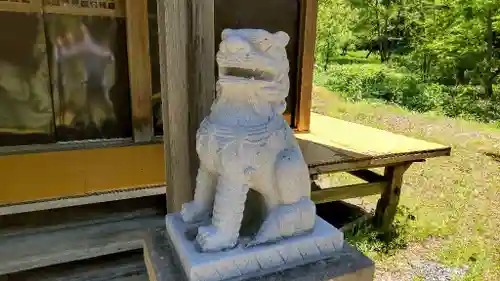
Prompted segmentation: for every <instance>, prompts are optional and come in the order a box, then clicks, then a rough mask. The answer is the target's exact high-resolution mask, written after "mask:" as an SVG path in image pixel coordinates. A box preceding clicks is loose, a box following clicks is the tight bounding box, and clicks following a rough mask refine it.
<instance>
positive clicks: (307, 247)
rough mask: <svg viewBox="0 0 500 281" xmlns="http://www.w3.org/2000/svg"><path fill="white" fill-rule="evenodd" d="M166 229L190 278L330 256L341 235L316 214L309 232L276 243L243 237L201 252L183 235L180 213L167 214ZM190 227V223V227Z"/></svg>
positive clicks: (211, 280) (252, 272)
mask: <svg viewBox="0 0 500 281" xmlns="http://www.w3.org/2000/svg"><path fill="white" fill-rule="evenodd" d="M165 220H166V226H167V233H168V236H169V238H170V241H172V244H173V245H174V248H175V250H176V253H177V255H178V256H179V260H180V262H181V265H182V268H183V269H184V271H185V273H186V276H187V277H188V280H189V281H222V280H227V279H230V278H240V279H247V278H249V277H254V276H260V275H263V274H266V273H271V272H275V271H280V270H283V269H286V268H291V267H295V266H300V265H303V264H305V263H310V262H315V261H318V260H321V259H325V258H328V257H331V256H333V255H334V254H335V252H336V251H337V250H340V249H342V245H343V241H344V236H343V233H342V232H340V231H339V230H337V229H336V228H335V227H333V226H332V225H330V224H329V223H327V222H326V221H324V220H323V219H321V218H320V217H317V218H316V224H315V226H314V229H313V231H312V232H311V233H307V234H304V235H299V236H296V237H291V238H287V239H284V240H281V241H279V242H278V243H273V244H265V245H258V246H254V247H249V248H245V247H244V244H245V241H244V239H242V240H241V241H240V242H241V243H239V245H238V246H237V247H236V248H234V249H231V250H226V251H221V252H212V253H202V252H199V251H198V250H197V249H196V247H195V246H196V245H195V243H193V241H192V238H193V237H191V239H190V237H188V236H189V235H186V233H188V231H189V230H190V225H187V224H185V223H184V222H183V221H182V219H181V217H180V214H179V213H176V214H171V215H167V216H166V219H165ZM191 228H192V227H191Z"/></svg>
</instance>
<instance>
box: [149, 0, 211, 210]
mask: <svg viewBox="0 0 500 281" xmlns="http://www.w3.org/2000/svg"><path fill="white" fill-rule="evenodd" d="M213 9H214V8H213V0H158V32H159V34H158V40H159V45H160V46H159V47H160V71H161V98H162V115H163V120H164V121H163V131H164V134H163V141H164V147H165V166H166V169H165V170H166V179H167V212H169V213H170V212H177V211H180V210H181V207H182V204H183V203H185V202H187V201H189V200H191V199H192V197H193V189H194V183H195V180H194V177H195V175H196V170H197V167H198V164H197V163H198V162H197V159H198V157H197V155H196V148H195V145H194V144H195V142H194V141H195V134H196V130H197V128H198V126H199V124H200V122H201V120H202V119H203V118H204V116H205V115H206V114H207V113H208V110H209V108H210V106H211V104H212V101H213V96H214V88H215V85H214V79H215V76H214V51H213V50H214V36H213V25H214V24H213V17H214V11H213Z"/></svg>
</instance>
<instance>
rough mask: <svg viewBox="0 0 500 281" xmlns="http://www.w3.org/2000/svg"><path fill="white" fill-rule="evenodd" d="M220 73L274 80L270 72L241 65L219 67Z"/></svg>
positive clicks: (252, 78) (253, 78)
mask: <svg viewBox="0 0 500 281" xmlns="http://www.w3.org/2000/svg"><path fill="white" fill-rule="evenodd" d="M221 72H222V75H224V76H231V77H238V78H244V79H250V80H259V81H268V82H271V81H273V80H274V75H273V74H272V73H270V72H267V71H264V70H258V69H253V70H252V69H248V68H241V67H225V68H222V69H221Z"/></svg>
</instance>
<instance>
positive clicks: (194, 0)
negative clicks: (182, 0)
mask: <svg viewBox="0 0 500 281" xmlns="http://www.w3.org/2000/svg"><path fill="white" fill-rule="evenodd" d="M189 4H190V8H191V14H190V15H191V17H190V21H191V24H190V26H191V30H189V32H190V33H189V34H190V38H189V44H188V45H189V47H190V49H189V53H188V56H189V66H188V68H189V70H188V74H189V122H190V123H189V146H190V147H191V150H194V148H195V147H196V131H197V130H198V128H199V126H200V123H201V122H202V121H203V119H204V118H205V117H206V116H207V115H208V114H209V113H210V109H211V106H212V103H213V101H214V99H215V42H214V41H215V39H214V38H215V34H214V0H189ZM189 157H191V159H190V164H191V169H190V171H191V178H192V179H194V178H195V177H196V173H197V170H198V169H197V167H198V166H199V160H198V155H197V154H196V153H190V154H189Z"/></svg>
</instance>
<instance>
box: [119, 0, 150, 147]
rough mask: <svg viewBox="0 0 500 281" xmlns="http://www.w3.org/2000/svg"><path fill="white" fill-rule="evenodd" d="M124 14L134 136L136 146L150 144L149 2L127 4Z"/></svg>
mask: <svg viewBox="0 0 500 281" xmlns="http://www.w3.org/2000/svg"><path fill="white" fill-rule="evenodd" d="M125 12H126V16H127V17H126V19H127V50H128V66H129V80H130V92H131V97H132V98H131V101H132V127H133V130H134V135H133V136H134V140H135V141H136V142H148V141H151V139H152V137H153V114H152V112H153V104H152V99H151V97H152V94H153V90H152V86H151V61H150V59H149V33H148V32H147V30H148V1H147V0H126V3H125Z"/></svg>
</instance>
